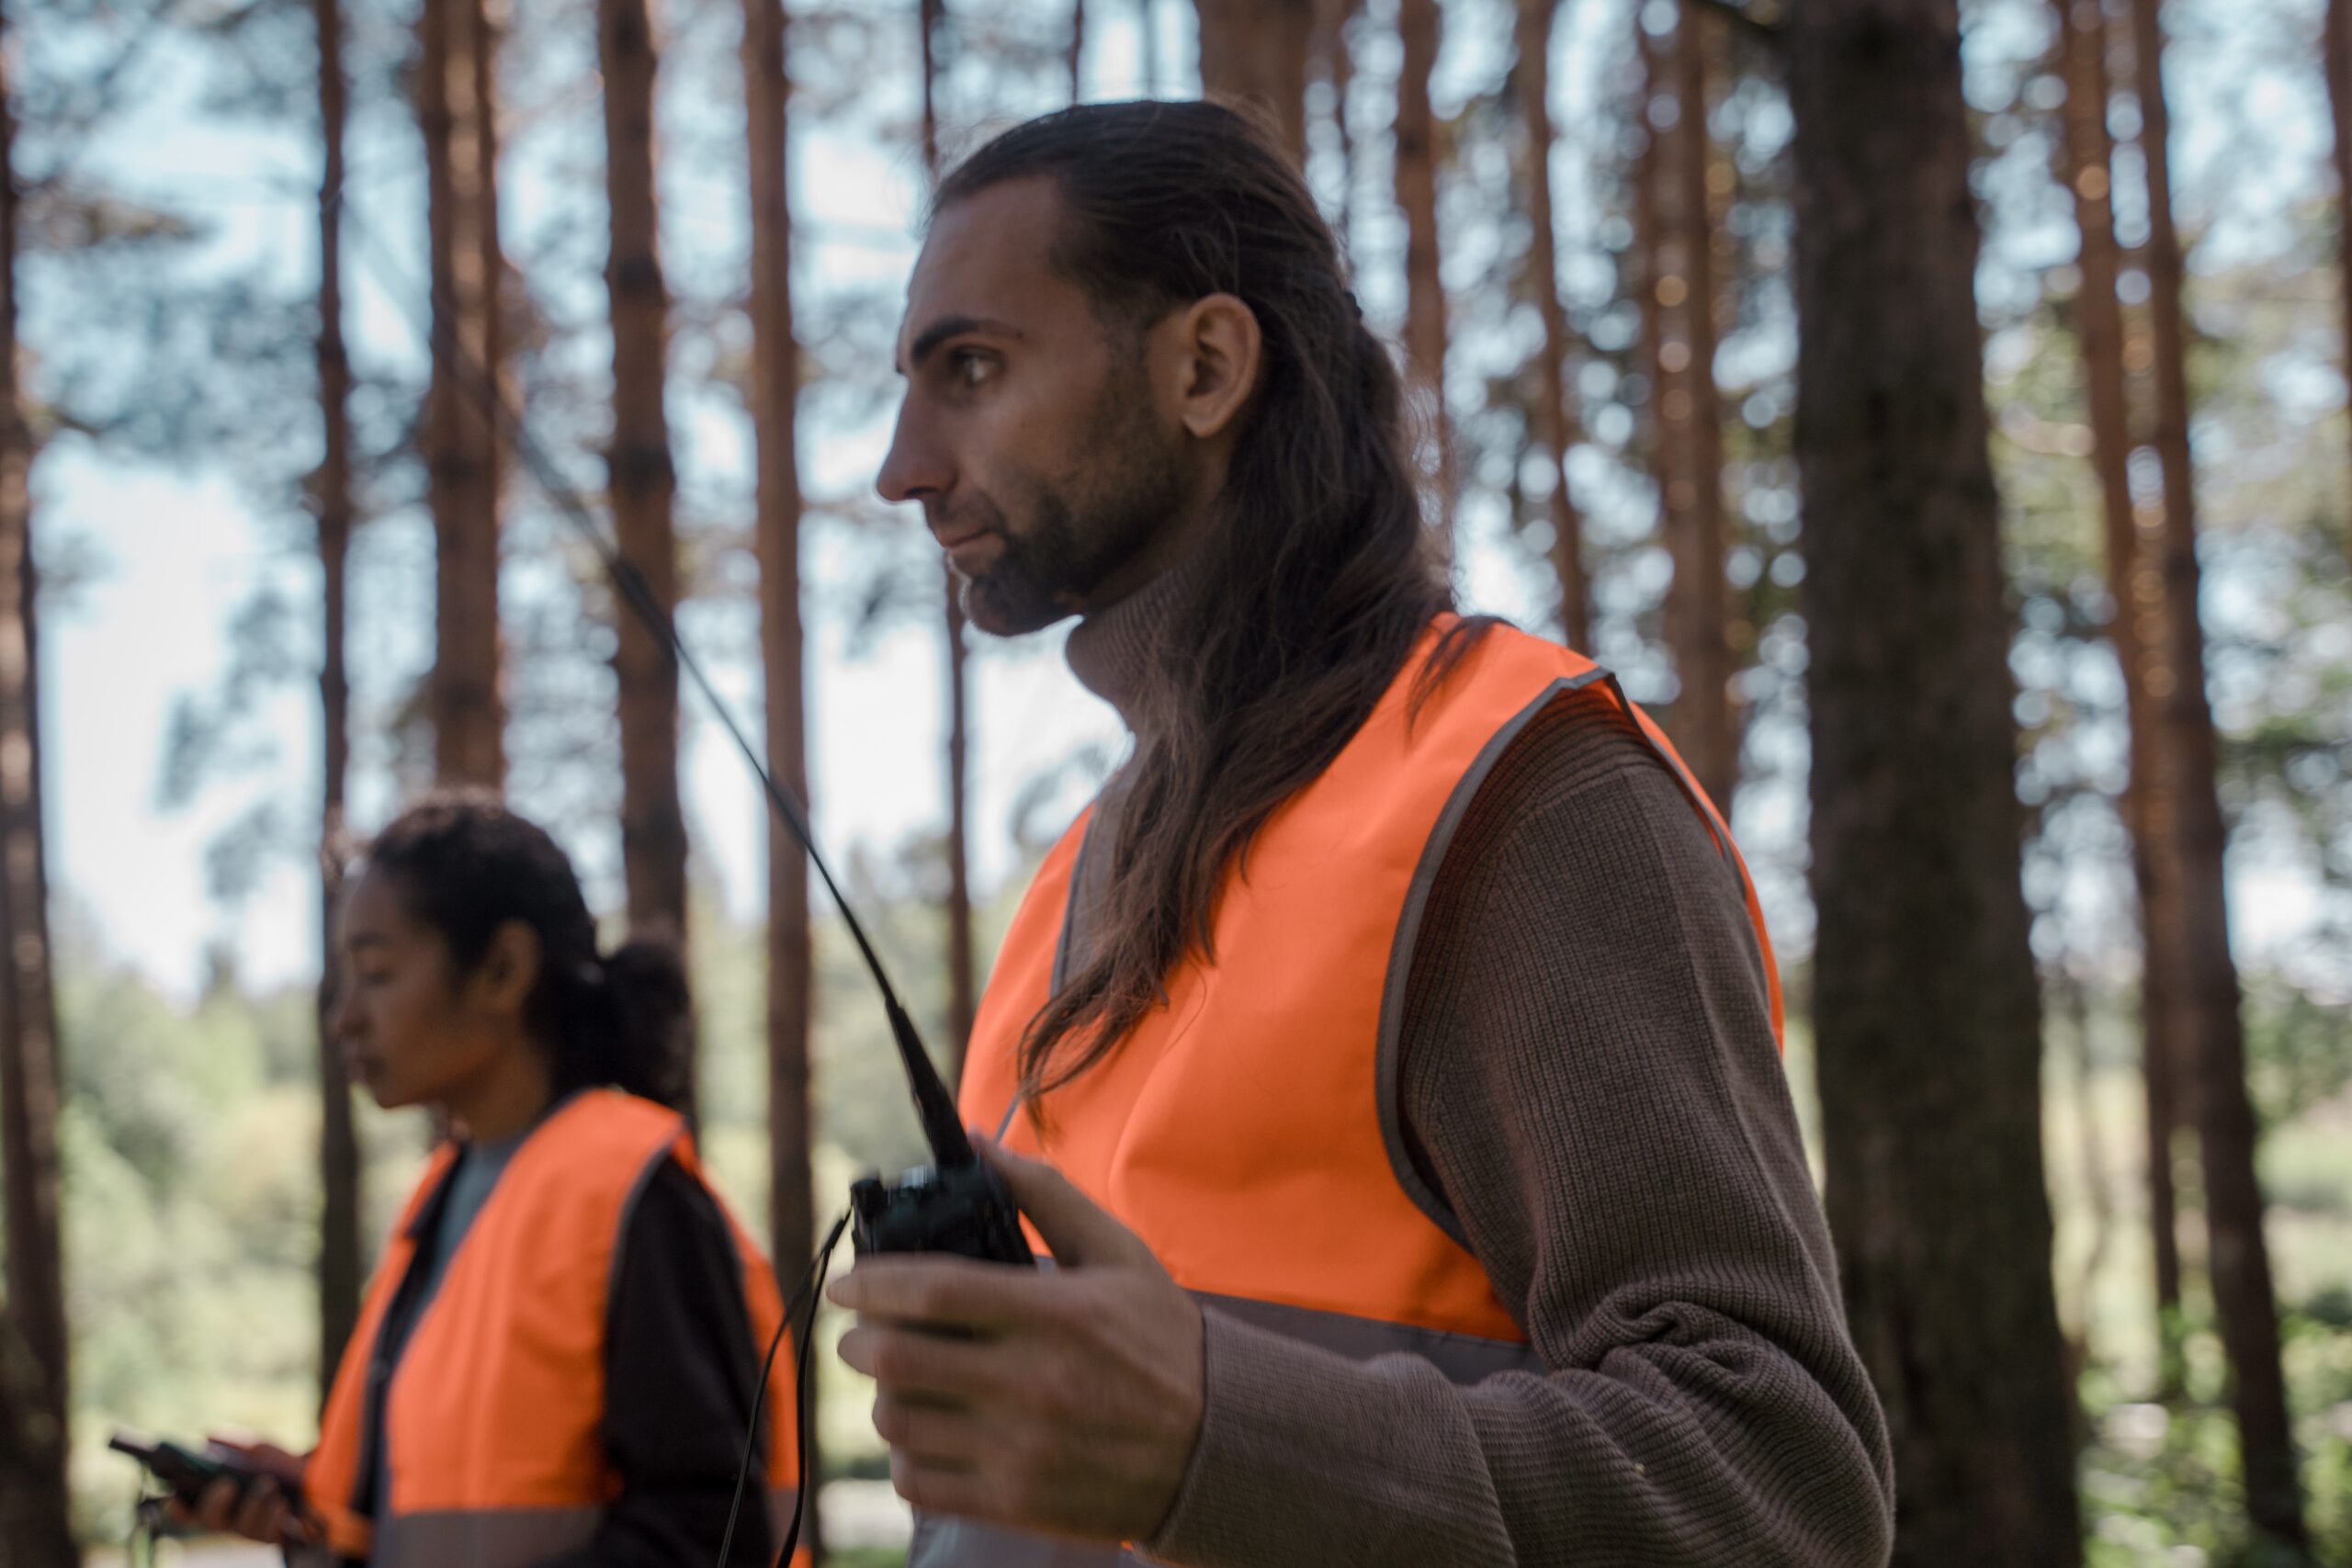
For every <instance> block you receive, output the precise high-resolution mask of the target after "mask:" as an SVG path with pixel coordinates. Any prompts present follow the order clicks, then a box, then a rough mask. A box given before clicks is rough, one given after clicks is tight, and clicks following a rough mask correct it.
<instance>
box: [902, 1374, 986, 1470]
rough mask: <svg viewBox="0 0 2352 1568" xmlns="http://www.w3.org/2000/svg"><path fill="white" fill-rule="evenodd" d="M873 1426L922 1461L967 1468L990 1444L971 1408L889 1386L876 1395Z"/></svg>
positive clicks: (954, 1467)
mask: <svg viewBox="0 0 2352 1568" xmlns="http://www.w3.org/2000/svg"><path fill="white" fill-rule="evenodd" d="M874 1430H875V1431H876V1433H877V1434H879V1435H880V1437H881V1438H882V1440H883V1441H884V1442H886V1443H888V1444H889V1445H890V1446H891V1447H892V1448H893V1449H904V1450H906V1451H907V1452H908V1453H909V1454H911V1455H912V1456H913V1457H914V1459H915V1461H916V1462H917V1463H919V1464H923V1465H939V1466H944V1467H947V1468H950V1469H956V1468H969V1467H970V1466H971V1464H972V1462H973V1461H974V1460H976V1459H977V1458H978V1456H979V1455H980V1454H981V1453H982V1452H984V1451H985V1450H986V1449H987V1447H988V1437H987V1434H986V1433H985V1431H984V1430H983V1429H982V1427H981V1424H980V1422H979V1420H978V1418H977V1417H975V1416H973V1415H972V1414H971V1412H969V1411H968V1410H965V1409H962V1408H960V1407H958V1406H956V1405H952V1404H933V1403H932V1402H930V1401H927V1400H922V1399H912V1398H909V1397H908V1396H907V1395H905V1394H903V1393H892V1392H891V1391H890V1390H889V1389H888V1388H885V1389H884V1390H883V1391H882V1392H881V1393H877V1394H876V1395H875V1396H874Z"/></svg>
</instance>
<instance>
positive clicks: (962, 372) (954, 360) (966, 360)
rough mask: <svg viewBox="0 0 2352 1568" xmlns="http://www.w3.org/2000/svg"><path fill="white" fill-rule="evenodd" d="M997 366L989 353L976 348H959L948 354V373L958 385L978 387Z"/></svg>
mask: <svg viewBox="0 0 2352 1568" xmlns="http://www.w3.org/2000/svg"><path fill="white" fill-rule="evenodd" d="M995 369H996V366H995V364H994V363H993V362H992V361H991V360H990V359H989V355H985V354H982V353H981V352H980V351H979V350H978V349H974V348H964V349H958V350H956V353H954V354H953V355H949V356H948V365H947V374H948V377H949V378H950V379H952V380H953V381H954V382H955V383H956V385H957V386H958V387H977V386H978V385H979V384H980V383H981V382H983V381H985V380H987V379H988V378H989V376H990V375H991V374H992V373H993V372H994V371H995Z"/></svg>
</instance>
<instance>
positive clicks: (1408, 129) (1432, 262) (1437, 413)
mask: <svg viewBox="0 0 2352 1568" xmlns="http://www.w3.org/2000/svg"><path fill="white" fill-rule="evenodd" d="M1439 28H1440V19H1439V15H1438V6H1437V0H1400V4H1399V5H1398V6H1397V37H1398V39H1399V40H1400V41H1401V42H1402V43H1403V45H1404V64H1403V66H1402V67H1401V68H1400V70H1399V71H1398V73H1397V207H1398V208H1399V209H1402V211H1403V212H1404V214H1405V361H1406V367H1407V370H1408V379H1409V382H1410V384H1411V386H1412V387H1413V389H1414V392H1415V395H1416V398H1417V400H1419V403H1420V404H1421V407H1422V411H1423V414H1424V418H1425V422H1426V426H1427V432H1428V434H1429V437H1430V440H1431V441H1432V442H1433V443H1434V444H1435V446H1436V448H1437V529H1438V539H1439V543H1440V545H1441V546H1442V547H1443V549H1444V551H1445V553H1446V555H1447V557H1448V558H1451V557H1452V556H1453V502H1454V493H1453V484H1454V480H1453V432H1452V430H1451V429H1450V428H1449V422H1448V421H1447V419H1446V412H1445V284H1444V281H1443V278H1442V276H1441V271H1440V267H1439V247H1438V234H1437V123H1436V119H1435V118H1434V116H1433V115H1432V113H1431V111H1430V71H1431V70H1433V69H1434V68H1435V67H1436V65H1437V51H1438V44H1439Z"/></svg>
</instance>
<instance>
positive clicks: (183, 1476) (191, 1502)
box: [107, 1432, 311, 1542]
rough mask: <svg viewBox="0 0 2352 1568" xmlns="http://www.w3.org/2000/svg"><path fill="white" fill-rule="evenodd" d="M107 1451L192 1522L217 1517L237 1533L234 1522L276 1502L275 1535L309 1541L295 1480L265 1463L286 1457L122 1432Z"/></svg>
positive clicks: (260, 1451)
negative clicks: (279, 1510)
mask: <svg viewBox="0 0 2352 1568" xmlns="http://www.w3.org/2000/svg"><path fill="white" fill-rule="evenodd" d="M107 1447H108V1448H110V1449H112V1450H114V1451H115V1452H117V1453H119V1454H127V1455H129V1456H130V1458H132V1459H134V1460H137V1461H139V1463H140V1465H141V1467H142V1468H143V1469H145V1470H146V1472H148V1473H149V1474H150V1475H153V1477H154V1478H155V1479H156V1480H157V1481H159V1482H161V1483H164V1486H166V1487H168V1488H169V1489H170V1491H171V1497H172V1501H173V1502H175V1503H176V1504H178V1505H179V1506H180V1509H181V1510H182V1511H184V1513H185V1514H186V1515H187V1517H188V1519H189V1520H190V1521H192V1522H193V1521H196V1520H198V1519H200V1518H201V1517H202V1516H203V1515H204V1514H205V1513H208V1512H219V1513H221V1514H223V1515H224V1518H223V1519H222V1520H221V1521H220V1522H221V1523H222V1524H223V1525H225V1526H226V1527H227V1528H232V1529H242V1528H243V1527H242V1525H240V1524H239V1523H237V1521H238V1520H240V1519H241V1518H242V1517H244V1516H246V1515H247V1514H248V1513H249V1512H251V1511H252V1510H253V1509H254V1506H256V1505H257V1504H262V1503H265V1502H269V1501H276V1502H279V1503H281V1504H282V1506H283V1509H284V1517H283V1519H282V1522H281V1523H280V1525H279V1528H278V1529H277V1532H276V1533H277V1535H278V1536H280V1537H281V1538H283V1539H285V1540H294V1541H298V1542H299V1541H302V1540H309V1539H310V1536H311V1529H310V1528H309V1525H308V1523H307V1519H308V1510H307V1509H305V1508H304V1507H303V1506H302V1503H301V1489H300V1481H299V1479H298V1478H297V1477H296V1476H294V1475H289V1474H288V1473H284V1466H283V1465H282V1464H280V1465H273V1464H271V1463H270V1462H269V1461H270V1460H271V1459H273V1458H280V1459H290V1458H291V1456H290V1455H285V1456H280V1455H277V1454H275V1453H274V1452H273V1451H271V1450H252V1451H243V1450H238V1449H235V1448H232V1447H230V1446H228V1445H225V1444H220V1443H213V1444H210V1445H209V1446H208V1448H207V1450H205V1451H203V1452H198V1451H197V1450H194V1449H191V1448H187V1447H185V1446H183V1445H181V1444H178V1443H173V1442H157V1443H150V1442H147V1441H145V1440H143V1439H142V1438H137V1437H134V1436H132V1435H130V1433H127V1432H117V1433H115V1434H114V1436H113V1437H112V1438H108V1439H107ZM224 1484H225V1485H226V1486H227V1487H228V1490H227V1491H226V1492H223V1491H221V1490H220V1488H221V1487H222V1486H223V1485H224ZM246 1533H248V1534H250V1533H254V1532H251V1531H247V1532H246Z"/></svg>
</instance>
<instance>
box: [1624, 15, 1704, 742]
mask: <svg viewBox="0 0 2352 1568" xmlns="http://www.w3.org/2000/svg"><path fill="white" fill-rule="evenodd" d="M1643 10H1644V7H1643V6H1634V7H1633V12H1634V59H1635V61H1636V62H1637V63H1638V65H1639V67H1640V70H1641V91H1640V93H1639V95H1638V96H1636V97H1635V98H1634V118H1635V126H1634V132H1635V134H1636V135H1638V136H1639V137H1640V138H1641V143H1640V146H1639V147H1638V148H1637V149H1636V150H1635V152H1634V161H1633V166H1632V168H1631V169H1629V170H1628V171H1627V175H1628V177H1629V179H1630V181H1631V184H1632V187H1633V209H1634V212H1633V219H1634V250H1633V262H1632V276H1631V277H1630V278H1629V280H1628V281H1629V283H1630V285H1631V288H1632V291H1633V295H1634V309H1635V313H1636V320H1637V321H1638V323H1639V336H1638V338H1637V340H1636V341H1635V343H1634V368H1635V369H1636V371H1637V372H1638V373H1639V375H1640V376H1641V377H1642V379H1643V381H1644V383H1645V388H1646V391H1645V396H1644V398H1643V400H1642V402H1643V418H1642V423H1641V429H1640V437H1641V440H1642V442H1643V444H1644V446H1645V447H1646V452H1645V457H1646V458H1647V461H1648V467H1649V470H1650V483H1651V486H1652V488H1653V489H1655V490H1656V491H1657V532H1658V537H1659V540H1660V541H1661V542H1662V543H1664V544H1665V545H1666V546H1667V547H1668V550H1669V552H1670V551H1671V550H1672V548H1673V543H1674V540H1675V539H1676V538H1678V537H1679V531H1680V529H1681V528H1682V526H1683V523H1682V518H1683V514H1684V513H1687V512H1688V511H1689V510H1690V508H1689V504H1688V502H1687V499H1686V498H1685V497H1684V496H1683V494H1682V492H1681V487H1679V486H1678V485H1677V484H1676V482H1675V453H1676V452H1677V451H1679V449H1680V446H1681V426H1680V424H1679V423H1678V422H1677V421H1675V420H1674V419H1673V418H1671V417H1670V407H1669V404H1668V392H1669V391H1670V390H1672V389H1674V388H1675V386H1676V381H1675V378H1673V377H1671V376H1669V375H1668V373H1667V369H1666V360H1665V351H1666V310H1665V307H1664V306H1662V305H1661V304H1659V302H1658V295H1659V290H1660V288H1661V286H1662V285H1663V284H1664V283H1665V281H1666V276H1667V267H1666V243H1667V240H1666V232H1665V222H1664V214H1662V213H1661V212H1660V211H1659V210H1658V207H1659V203H1658V185H1659V182H1660V180H1661V179H1662V178H1663V176H1664V175H1665V172H1666V152H1667V148H1666V146H1665V143H1664V139H1663V138H1662V137H1661V136H1660V135H1659V134H1658V130H1657V126H1656V124H1655V123H1653V121H1652V119H1651V110H1652V108H1653V107H1655V106H1656V105H1657V104H1658V103H1659V102H1660V101H1661V100H1662V99H1666V98H1668V97H1670V96H1672V95H1673V92H1674V85H1673V83H1672V82H1671V81H1669V80H1667V79H1665V73H1664V72H1663V71H1662V70H1661V69H1660V66H1659V60H1658V48H1657V39H1654V38H1652V37H1651V36H1650V34H1649V29H1648V28H1645V27H1644V26H1642V19H1641V18H1642V12H1643ZM1676 101H1677V102H1679V99H1678V100H1676ZM1677 286H1678V287H1679V280H1678V285H1677ZM1690 401H1691V400H1690V399H1689V397H1688V396H1684V397H1681V398H1679V399H1676V400H1674V402H1673V404H1672V405H1671V406H1672V407H1677V408H1679V409H1681V410H1682V411H1683V413H1684V415H1685V418H1686V419H1687V417H1688V414H1689V410H1690ZM1668 716H1669V717H1671V715H1670V714H1669V715H1668Z"/></svg>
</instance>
